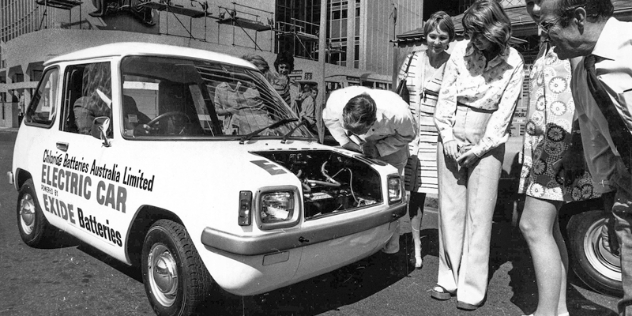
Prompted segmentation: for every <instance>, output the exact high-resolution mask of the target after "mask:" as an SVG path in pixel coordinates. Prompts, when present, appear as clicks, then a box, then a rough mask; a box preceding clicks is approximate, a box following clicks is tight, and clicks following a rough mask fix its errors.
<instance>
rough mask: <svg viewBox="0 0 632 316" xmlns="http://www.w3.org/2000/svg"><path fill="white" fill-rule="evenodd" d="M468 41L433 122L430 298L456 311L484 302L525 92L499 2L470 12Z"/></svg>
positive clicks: (446, 79)
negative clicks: (435, 242)
mask: <svg viewBox="0 0 632 316" xmlns="http://www.w3.org/2000/svg"><path fill="white" fill-rule="evenodd" d="M463 28H464V30H465V32H466V33H467V35H468V37H469V39H470V40H469V41H462V42H459V43H457V44H456V45H455V47H454V50H452V54H451V56H450V59H449V60H448V62H447V63H446V66H445V67H446V69H445V74H444V75H443V82H442V84H441V91H440V93H439V100H438V102H437V107H436V109H435V114H434V120H435V124H436V126H437V129H438V131H439V136H440V142H439V148H438V149H437V151H438V152H439V154H438V155H437V168H438V173H439V225H438V226H439V271H438V278H437V284H436V286H434V287H433V288H432V289H431V291H430V295H431V296H432V297H433V298H435V299H438V300H449V299H450V297H451V296H456V298H457V308H459V309H465V310H475V309H477V308H479V307H481V306H482V305H483V304H484V302H485V297H486V294H487V284H488V275H489V252H490V241H491V233H492V216H493V214H494V208H495V206H496V198H497V196H498V180H499V179H500V174H501V171H502V162H503V158H504V153H505V142H506V141H507V139H508V138H509V133H508V126H509V123H510V121H511V117H512V115H513V112H514V110H515V108H516V103H517V102H516V101H517V100H518V97H519V96H520V93H521V91H522V82H523V79H524V70H523V67H524V62H523V61H522V56H520V53H518V51H516V50H515V49H514V48H512V47H510V46H509V45H508V42H509V38H510V37H511V22H510V20H509V17H507V14H506V13H505V12H504V10H503V8H502V6H501V5H500V4H499V3H498V1H496V0H478V1H476V2H475V3H474V4H472V6H471V7H470V8H469V9H467V11H465V14H464V15H463Z"/></svg>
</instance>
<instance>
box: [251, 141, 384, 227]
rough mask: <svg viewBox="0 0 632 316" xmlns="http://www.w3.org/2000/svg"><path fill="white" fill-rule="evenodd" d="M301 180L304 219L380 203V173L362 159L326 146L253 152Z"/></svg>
mask: <svg viewBox="0 0 632 316" xmlns="http://www.w3.org/2000/svg"><path fill="white" fill-rule="evenodd" d="M254 154H257V155H260V156H263V157H265V158H267V159H269V160H271V161H274V162H275V163H277V164H279V165H282V166H283V167H285V168H287V169H288V170H290V171H291V172H292V173H294V174H295V175H296V176H297V177H298V178H299V180H300V181H301V186H302V193H303V201H304V214H305V220H310V219H314V218H318V217H321V216H327V215H331V214H335V213H340V212H345V211H350V210H354V209H358V208H361V207H363V206H369V205H373V204H377V203H382V192H381V184H380V176H379V174H378V173H377V171H375V170H374V169H372V168H371V167H370V166H369V165H368V164H367V163H366V162H363V161H361V160H359V159H356V158H352V157H347V156H343V155H341V154H339V153H336V152H332V151H327V150H313V151H312V150H310V151H266V152H255V153H254Z"/></svg>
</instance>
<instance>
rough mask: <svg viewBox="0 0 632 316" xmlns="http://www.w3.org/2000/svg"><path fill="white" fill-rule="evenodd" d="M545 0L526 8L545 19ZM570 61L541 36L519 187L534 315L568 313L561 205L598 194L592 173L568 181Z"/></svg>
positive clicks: (572, 109) (571, 113)
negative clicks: (542, 8)
mask: <svg viewBox="0 0 632 316" xmlns="http://www.w3.org/2000/svg"><path fill="white" fill-rule="evenodd" d="M540 2H541V0H527V12H528V13H529V15H531V17H532V18H533V20H534V21H535V22H536V23H540ZM571 73H572V72H571V62H570V61H568V60H560V59H558V58H557V55H556V54H555V52H554V51H553V48H552V47H549V45H548V42H547V41H546V40H544V38H543V41H542V45H541V47H540V53H539V54H538V58H537V59H536V61H535V62H534V64H533V69H532V70H531V77H530V87H529V93H530V101H529V110H528V118H529V119H528V121H527V125H526V133H525V135H524V149H523V150H524V152H523V153H524V155H523V157H524V158H523V159H524V161H523V166H522V172H521V175H520V187H519V192H520V193H526V200H525V206H524V211H523V214H522V218H521V220H520V230H521V231H522V233H523V235H524V236H525V239H526V240H527V244H528V245H529V250H530V251H531V255H532V257H533V265H534V267H535V276H536V281H537V285H538V307H537V309H536V311H535V312H534V314H533V315H538V316H542V315H556V316H557V315H560V316H563V315H568V309H567V306H566V274H567V270H568V253H567V251H566V245H565V243H564V239H563V237H562V234H561V232H560V227H559V220H558V211H559V209H560V207H561V206H562V204H563V203H564V202H565V201H572V200H582V199H589V198H593V197H594V196H593V190H592V182H591V178H590V176H589V175H588V174H585V175H584V177H581V178H580V179H579V180H578V181H576V182H575V183H574V184H572V185H564V179H563V176H562V174H563V172H560V170H561V169H562V168H561V161H562V157H563V155H564V154H565V152H566V150H567V149H568V147H569V145H570V143H571V141H572V140H573V135H572V134H571V127H572V124H573V119H574V113H575V106H574V102H573V97H572V94H571V88H570V82H571Z"/></svg>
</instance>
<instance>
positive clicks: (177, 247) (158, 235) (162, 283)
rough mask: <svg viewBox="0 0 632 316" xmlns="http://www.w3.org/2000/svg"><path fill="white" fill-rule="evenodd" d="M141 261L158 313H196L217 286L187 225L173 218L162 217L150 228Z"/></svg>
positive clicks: (144, 279) (150, 296)
mask: <svg viewBox="0 0 632 316" xmlns="http://www.w3.org/2000/svg"><path fill="white" fill-rule="evenodd" d="M141 264H142V268H141V269H142V273H143V283H144V285H145V292H146V293H147V296H148V297H149V302H150V303H151V306H152V308H153V309H154V311H155V312H156V314H157V315H161V316H167V315H169V316H171V315H181V316H184V315H195V314H196V313H198V312H200V311H201V309H203V308H204V306H205V304H204V303H205V301H206V300H208V299H210V298H211V294H212V292H213V291H214V289H215V282H214V281H213V279H212V278H211V275H210V274H209V273H208V271H207V270H206V267H205V266H204V264H203V263H202V259H200V256H199V255H198V252H197V250H196V249H195V246H194V245H193V242H192V241H191V239H190V238H189V235H188V233H187V231H186V229H185V228H184V227H183V226H182V225H180V224H178V223H175V222H173V221H169V220H159V221H157V222H155V223H154V224H153V225H152V226H151V227H150V228H149V230H148V232H147V234H146V235H145V241H144V244H143V251H142V259H141Z"/></svg>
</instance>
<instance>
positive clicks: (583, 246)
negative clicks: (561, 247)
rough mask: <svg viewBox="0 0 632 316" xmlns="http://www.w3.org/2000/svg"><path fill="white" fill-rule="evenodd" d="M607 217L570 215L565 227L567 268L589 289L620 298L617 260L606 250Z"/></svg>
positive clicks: (598, 213) (594, 213)
mask: <svg viewBox="0 0 632 316" xmlns="http://www.w3.org/2000/svg"><path fill="white" fill-rule="evenodd" d="M608 216H609V214H608V213H606V212H604V211H601V210H596V211H588V212H584V213H580V214H576V215H574V216H573V217H572V218H571V219H570V221H569V222H568V225H567V234H568V239H569V244H570V245H569V249H570V257H571V261H570V263H571V267H572V269H573V271H574V272H575V274H576V275H577V276H578V277H579V279H581V280H582V281H583V282H584V283H585V284H586V285H587V286H588V287H590V288H591V289H593V290H595V291H597V292H601V293H604V294H608V295H613V296H617V297H620V296H621V295H623V288H622V284H621V261H620V259H619V256H618V255H615V254H613V253H611V252H610V251H609V249H608V248H607V247H606V246H605V245H607V240H606V239H607V237H606V239H604V236H607V235H608V234H607V231H606V229H607V227H606V225H605V224H606V219H607V218H608Z"/></svg>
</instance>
